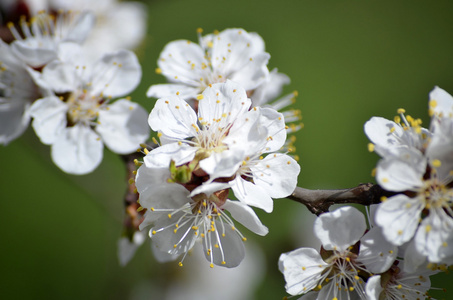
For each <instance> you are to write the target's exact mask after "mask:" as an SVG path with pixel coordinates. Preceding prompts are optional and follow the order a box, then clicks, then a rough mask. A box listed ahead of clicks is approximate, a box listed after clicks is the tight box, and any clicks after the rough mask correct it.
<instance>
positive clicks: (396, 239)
mask: <svg viewBox="0 0 453 300" xmlns="http://www.w3.org/2000/svg"><path fill="white" fill-rule="evenodd" d="M423 208H424V205H423V203H422V201H420V200H419V199H417V198H409V197H407V196H406V195H403V194H399V195H395V196H393V197H391V198H388V199H387V200H386V201H385V202H383V203H381V204H380V205H379V207H378V209H377V211H376V216H375V221H376V224H377V225H378V226H380V227H381V228H382V231H383V234H384V236H385V238H386V239H387V241H389V242H390V243H392V244H394V245H397V246H401V245H402V244H404V243H405V242H407V241H409V240H410V239H411V238H412V237H413V236H414V234H415V230H416V229H417V227H418V222H419V218H420V214H421V212H422V210H423Z"/></svg>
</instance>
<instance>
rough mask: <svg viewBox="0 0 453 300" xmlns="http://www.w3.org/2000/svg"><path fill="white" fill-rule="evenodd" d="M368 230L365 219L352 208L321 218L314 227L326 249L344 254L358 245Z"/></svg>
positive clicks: (345, 208) (323, 215)
mask: <svg viewBox="0 0 453 300" xmlns="http://www.w3.org/2000/svg"><path fill="white" fill-rule="evenodd" d="M365 230H366V223H365V217H364V216H363V214H362V213H361V212H360V211H358V210H357V209H356V208H354V207H352V206H344V207H340V208H338V209H337V210H335V211H333V212H330V213H325V214H322V215H321V216H319V217H318V218H317V219H316V221H315V225H314V232H315V235H316V236H317V237H318V239H319V240H320V241H321V243H322V245H323V247H324V249H326V250H337V251H340V252H344V251H345V250H346V249H347V248H348V247H349V246H352V245H354V244H355V243H357V242H358V241H359V240H360V238H361V237H362V236H363V234H364V233H365Z"/></svg>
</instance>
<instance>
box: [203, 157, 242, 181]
mask: <svg viewBox="0 0 453 300" xmlns="http://www.w3.org/2000/svg"><path fill="white" fill-rule="evenodd" d="M244 157H245V155H244V152H243V151H240V150H235V151H232V150H225V151H222V152H214V153H211V155H210V156H209V157H208V158H205V159H203V160H201V161H200V167H201V168H202V169H203V170H204V171H205V172H206V173H208V174H209V175H210V179H211V180H213V179H216V178H220V177H230V176H233V175H234V174H235V173H236V171H237V170H238V169H239V166H240V165H241V163H242V160H243V159H244Z"/></svg>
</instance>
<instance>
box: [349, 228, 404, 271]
mask: <svg viewBox="0 0 453 300" xmlns="http://www.w3.org/2000/svg"><path fill="white" fill-rule="evenodd" d="M397 254H398V248H397V247H396V246H394V245H393V244H391V243H389V242H388V241H387V240H385V238H384V236H383V234H382V229H381V228H379V227H374V228H371V229H370V231H368V232H367V233H366V234H365V235H364V236H363V237H362V238H361V239H360V253H359V257H358V260H359V261H360V262H361V263H363V264H364V265H365V267H366V269H367V270H368V271H370V272H371V273H384V272H385V271H387V270H388V269H389V268H390V267H391V266H392V264H393V262H394V261H395V259H396V256H397Z"/></svg>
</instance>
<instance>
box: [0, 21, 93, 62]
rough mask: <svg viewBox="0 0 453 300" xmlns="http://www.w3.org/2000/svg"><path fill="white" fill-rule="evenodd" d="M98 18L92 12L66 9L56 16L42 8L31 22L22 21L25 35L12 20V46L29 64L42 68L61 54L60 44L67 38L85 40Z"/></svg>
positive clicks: (21, 25) (75, 40)
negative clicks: (13, 39)
mask: <svg viewBox="0 0 453 300" xmlns="http://www.w3.org/2000/svg"><path fill="white" fill-rule="evenodd" d="M94 22H95V18H94V15H93V14H92V13H90V12H82V13H78V12H66V13H64V12H62V13H59V14H57V16H56V17H55V16H53V15H51V14H49V13H46V12H40V13H38V14H37V15H35V16H33V17H32V18H31V20H30V21H29V22H28V21H27V20H25V19H22V20H21V21H20V24H19V25H20V27H21V32H22V33H23V34H24V36H22V35H21V34H20V33H19V31H18V30H17V29H16V27H15V26H14V24H12V23H10V24H8V26H9V28H10V30H11V32H12V34H13V36H14V38H15V39H16V40H15V41H14V42H13V43H12V44H11V47H12V49H13V51H14V52H15V54H16V55H17V56H18V57H19V58H20V59H21V60H22V61H24V62H25V63H26V64H27V65H29V66H31V67H33V68H40V67H42V66H44V65H46V64H47V63H49V62H51V61H53V60H55V59H57V58H58V46H59V45H60V43H63V42H74V43H78V44H82V43H83V42H84V41H85V39H86V38H87V36H88V35H89V33H90V31H91V29H92V27H93V25H94Z"/></svg>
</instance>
